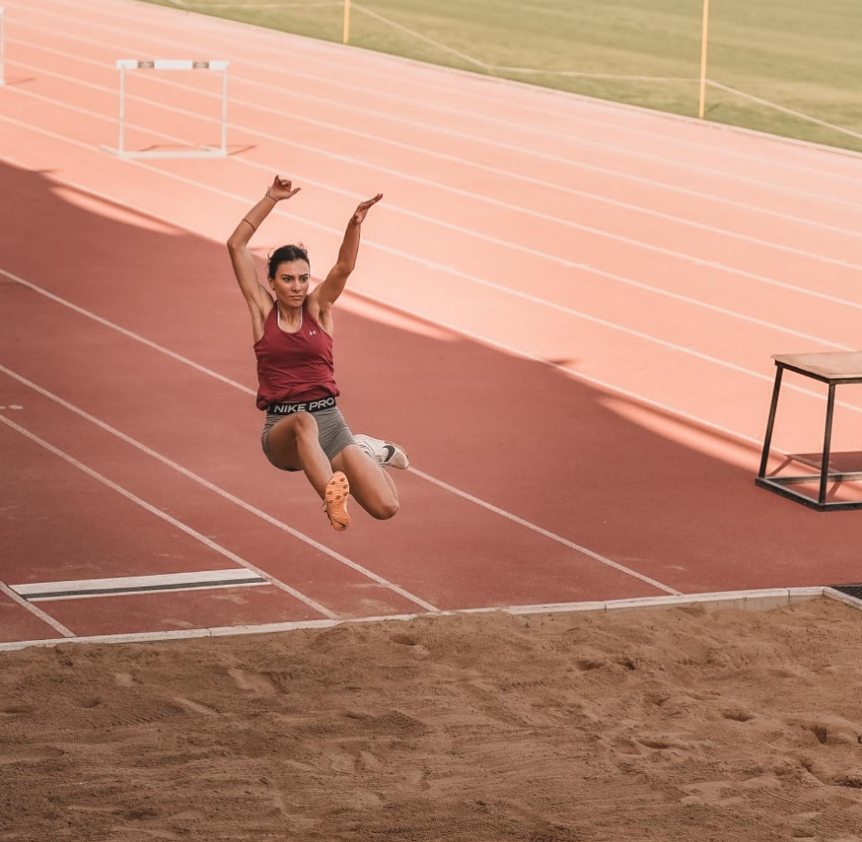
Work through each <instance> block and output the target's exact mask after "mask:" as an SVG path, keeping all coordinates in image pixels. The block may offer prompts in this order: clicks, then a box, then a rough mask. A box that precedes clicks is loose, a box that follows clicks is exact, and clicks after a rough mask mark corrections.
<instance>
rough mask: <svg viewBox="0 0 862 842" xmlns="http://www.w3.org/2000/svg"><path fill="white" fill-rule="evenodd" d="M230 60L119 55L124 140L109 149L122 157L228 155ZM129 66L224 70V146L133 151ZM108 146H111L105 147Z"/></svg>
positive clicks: (132, 67) (121, 129)
mask: <svg viewBox="0 0 862 842" xmlns="http://www.w3.org/2000/svg"><path fill="white" fill-rule="evenodd" d="M228 65H229V62H227V61H221V60H217V61H193V60H192V59H153V60H146V61H139V60H137V59H131V58H121V59H117V69H118V70H119V71H120V140H119V146H118V148H117V149H108V151H109V152H115V153H116V154H117V155H119V156H120V157H122V158H224V157H225V156H226V155H227V69H228ZM127 70H215V71H220V72H221V74H222V95H221V146H218V147H214V146H199V147H197V148H194V149H188V150H183V151H177V152H158V151H145V152H129V151H128V150H127V149H126V147H125V121H126V71H127ZM105 148H108V147H105Z"/></svg>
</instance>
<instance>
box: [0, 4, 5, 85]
mask: <svg viewBox="0 0 862 842" xmlns="http://www.w3.org/2000/svg"><path fill="white" fill-rule="evenodd" d="M5 66H6V9H4V8H3V6H0V86H3V85H5V84H6V77H5V75H4V73H3V68H4V67H5Z"/></svg>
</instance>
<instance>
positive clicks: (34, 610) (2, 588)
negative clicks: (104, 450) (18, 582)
mask: <svg viewBox="0 0 862 842" xmlns="http://www.w3.org/2000/svg"><path fill="white" fill-rule="evenodd" d="M0 420H2V419H0ZM0 593H4V594H6V596H8V597H9V599H11V600H12V601H13V602H14V603H15V604H16V605H20V606H21V607H22V608H23V609H25V610H26V611H29V612H30V613H31V614H35V615H36V616H37V617H38V618H39V619H40V620H41V621H42V622H43V623H47V624H48V625H49V626H51V628H52V629H54V631H58V632H60V634H62V635H63V639H64V642H65V640H68V639H69V638H74V637H75V633H74V632H73V631H70V630H69V629H67V628H66V627H65V626H64V625H63V624H62V623H60V622H58V621H57V620H55V619H54V618H53V617H52V616H51V615H50V614H46V613H45V612H44V611H43V610H42V609H41V608H39V607H38V606H36V605H31V604H30V603H29V602H27V600H26V599H24V598H23V597H20V596H18V594H16V593H15V591H13V590H12V589H11V588H10V587H8V586H7V585H5V584H3V582H0ZM59 642H60V641H54V645H56V644H57V643H59ZM2 648H3V644H0V649H2Z"/></svg>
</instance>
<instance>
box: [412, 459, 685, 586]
mask: <svg viewBox="0 0 862 842" xmlns="http://www.w3.org/2000/svg"><path fill="white" fill-rule="evenodd" d="M408 470H409V471H410V472H411V473H414V474H416V475H417V476H420V477H422V479H424V480H427V481H428V482H430V483H432V484H433V485H437V486H439V487H440V488H443V489H445V490H446V491H448V492H450V493H451V494H456V495H457V496H458V497H463V498H464V499H465V500H469V501H470V502H471V503H475V504H476V505H477V506H482V508H485V509H488V510H489V511H492V512H494V513H495V514H498V515H500V517H504V518H507V519H508V520H511V521H512V522H514V523H517V524H519V525H520V526H524V527H526V528H527V529H532V530H533V532H538V533H539V535H544V536H545V537H546V538H550V539H551V540H552V541H556V542H557V543H558V544H562V545H563V546H565V547H569V549H572V550H577V551H578V552H579V553H583V554H584V555H588V556H589V557H590V558H594V559H595V560H596V561H598V562H600V563H602V564H604V565H607V566H608V567H612V568H613V569H614V570H619V571H620V572H621V573H626V574H628V575H629V576H634V577H635V578H636V579H640V580H641V581H642V582H646V583H647V584H648V585H652V586H653V587H654V588H657V589H658V590H660V591H664V592H665V593H669V594H679V593H681V591H678V590H676V589H675V588H671V587H669V586H668V585H663V584H662V583H661V582H659V581H657V580H655V579H651V578H650V577H649V576H644V575H643V574H642V573H638V572H637V571H635V570H632V569H631V568H630V567H626V566H625V565H623V564H619V563H617V562H616V561H611V560H610V559H609V558H605V557H604V556H603V555H599V554H598V553H594V552H593V551H592V550H588V549H587V548H586V547H582V546H581V545H580V544H576V543H575V542H574V541H568V540H567V539H565V538H562V537H560V536H559V535H556V534H555V533H553V532H550V531H548V530H547V529H543V528H542V527H541V526H536V524H534V523H530V521H528V520H524V518H521V517H518V516H517V515H513V514H512V513H511V512H507V511H505V510H504V509H500V508H498V507H497V506H494V505H492V504H491V503H487V502H485V501H484V500H480V499H479V498H478V497H474V496H473V495H472V494H468V493H467V492H466V491H461V490H460V489H459V488H455V486H453V485H449V483H447V482H442V481H441V480H439V479H435V478H434V477H432V476H429V475H428V474H426V473H424V472H423V471H420V470H419V469H418V468H408Z"/></svg>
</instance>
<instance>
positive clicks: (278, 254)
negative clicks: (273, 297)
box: [266, 245, 311, 280]
mask: <svg viewBox="0 0 862 842" xmlns="http://www.w3.org/2000/svg"><path fill="white" fill-rule="evenodd" d="M292 260H304V261H305V262H306V263H307V264H308V266H309V268H311V261H310V260H309V259H308V252H307V251H306V250H305V248H304V247H303V246H301V245H295V246H294V245H291V246H281V248H277V249H276V250H275V251H274V252H273V253H272V254H271V255H270V256H269V264H268V265H267V267H266V274H267V276H268V277H269V278H270V279H271V280H274V279H275V273H276V270H277V269H278V267H279V264H281V263H290V262H291V261H292Z"/></svg>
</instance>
